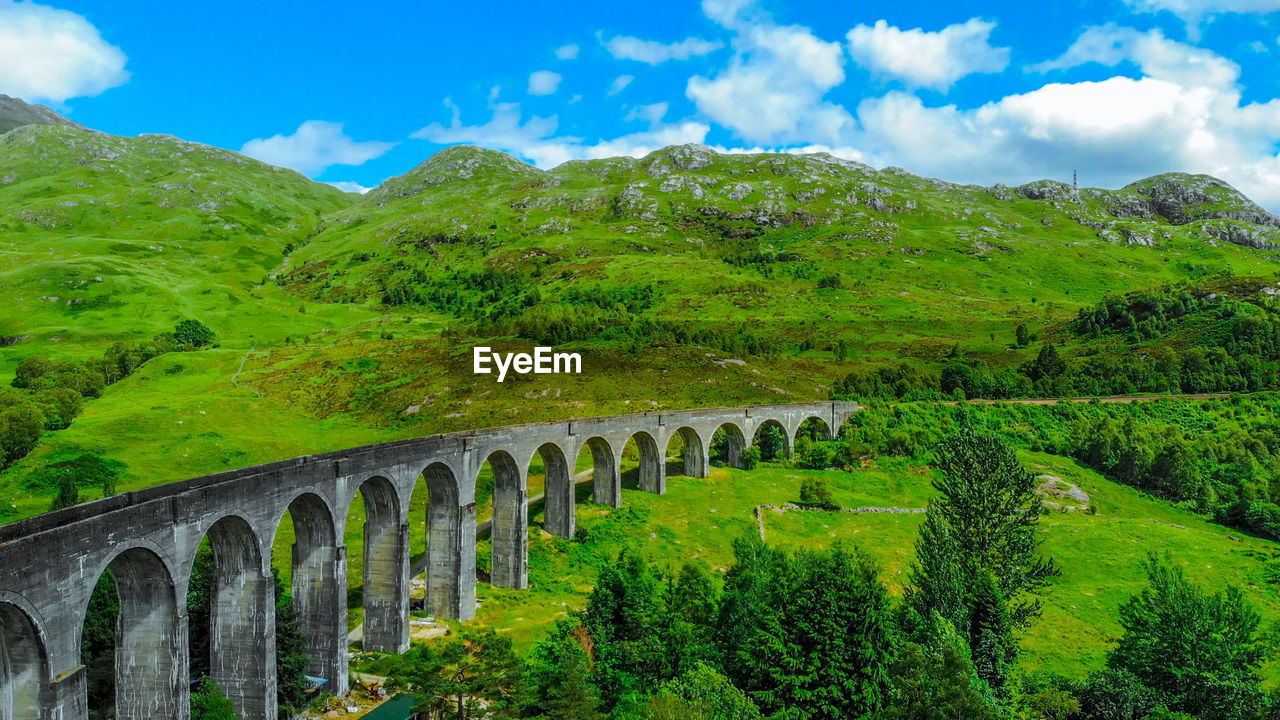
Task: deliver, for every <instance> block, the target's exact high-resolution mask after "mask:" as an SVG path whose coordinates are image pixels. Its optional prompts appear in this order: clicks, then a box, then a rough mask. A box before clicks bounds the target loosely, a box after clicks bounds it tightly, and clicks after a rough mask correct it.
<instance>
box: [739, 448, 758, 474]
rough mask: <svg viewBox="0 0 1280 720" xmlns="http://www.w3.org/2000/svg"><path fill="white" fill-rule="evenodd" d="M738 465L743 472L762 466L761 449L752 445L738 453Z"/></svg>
mask: <svg viewBox="0 0 1280 720" xmlns="http://www.w3.org/2000/svg"><path fill="white" fill-rule="evenodd" d="M738 464H739V465H741V466H742V469H743V470H754V469H755V468H756V465H759V464H760V448H758V447H756V446H755V445H752V446H751V447H749V448H743V450H742V451H741V452H739V453H738Z"/></svg>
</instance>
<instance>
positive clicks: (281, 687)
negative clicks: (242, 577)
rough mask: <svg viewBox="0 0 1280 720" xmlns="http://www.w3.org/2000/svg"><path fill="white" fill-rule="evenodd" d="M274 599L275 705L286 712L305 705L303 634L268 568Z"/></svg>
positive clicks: (277, 575)
mask: <svg viewBox="0 0 1280 720" xmlns="http://www.w3.org/2000/svg"><path fill="white" fill-rule="evenodd" d="M271 575H272V581H273V582H274V584H275V599H276V705H277V706H279V708H280V710H281V711H282V712H281V714H282V715H285V716H288V715H291V714H293V713H296V712H297V711H299V710H301V709H302V708H304V707H306V705H307V700H308V699H307V685H308V683H307V665H308V664H309V662H310V661H309V660H308V659H307V638H306V636H305V635H303V634H302V629H301V628H299V627H298V619H297V617H296V616H295V615H294V614H293V597H292V596H291V595H290V593H288V592H287V591H286V590H285V587H284V581H283V580H282V579H281V578H280V573H279V572H276V571H275V570H272V573H271Z"/></svg>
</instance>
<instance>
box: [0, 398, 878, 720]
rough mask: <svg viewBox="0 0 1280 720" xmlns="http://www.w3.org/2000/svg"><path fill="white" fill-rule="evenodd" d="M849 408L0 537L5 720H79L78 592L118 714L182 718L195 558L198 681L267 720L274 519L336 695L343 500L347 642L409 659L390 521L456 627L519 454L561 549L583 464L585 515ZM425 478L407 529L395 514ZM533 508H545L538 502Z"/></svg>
mask: <svg viewBox="0 0 1280 720" xmlns="http://www.w3.org/2000/svg"><path fill="white" fill-rule="evenodd" d="M856 410H857V405H856V404H855V403H836V402H816V403H796V404H789V405H774V406H758V407H744V408H716V409H707V410H686V411H679V412H653V413H644V414H640V415H618V416H612V417H603V418H589V419H582V420H570V421H566V422H552V423H537V424H532V425H517V426H509V427H499V428H488V429H483V430H475V431H469V432H460V433H450V434H446V435H433V436H429V437H423V438H415V439H411V440H402V441H397V442H391V443H385V444H382V445H373V446H367V447H359V448H351V449H349V450H341V451H337V452H331V453H325V454H321V455H310V456H306V457H300V458H293V459H291V460H283V461H280V462H274V463H269V464H266V465H259V466H256V467H249V468H243V469H240V470H233V471H229V472H224V473H219V474H216V475H208V476H205V477H199V478H194V479H191V480H185V481H182V482H177V483H171V484H168V485H162V486H157V487H152V488H148V489H145V490H139V491H136V492H129V493H123V494H120V495H116V496H113V497H110V498H106V499H103V500H99V501H96V502H92V503H85V504H83V505H77V506H75V507H71V508H67V509H65V510H60V511H58V512H54V513H48V514H45V515H40V516H37V517H33V518H28V519H26V520H21V521H18V522H15V523H11V524H9V525H4V526H0V653H3V657H0V673H3V677H0V685H4V686H7V687H8V688H9V689H10V691H11V692H9V696H10V697H12V698H13V702H14V707H15V713H16V717H39V718H56V719H57V720H83V719H84V718H86V717H87V715H88V709H87V702H86V699H85V680H84V668H83V666H82V665H81V664H80V641H81V637H80V635H81V628H82V625H83V619H84V614H85V611H86V608H87V606H88V602H89V596H90V594H91V592H92V591H93V587H94V585H95V584H96V583H97V580H98V578H99V577H100V576H101V575H102V574H103V573H104V572H106V571H107V570H108V569H109V570H111V572H112V574H113V576H114V577H115V579H116V583H117V587H118V589H119V591H120V605H121V633H120V636H119V638H118V640H117V645H118V647H117V651H116V652H117V655H116V657H117V668H118V671H117V672H118V675H117V695H118V697H119V698H120V700H119V704H118V708H117V709H118V713H119V717H122V718H130V717H131V718H147V719H148V720H152V719H156V720H158V719H159V718H179V719H184V718H187V717H188V716H189V715H190V708H189V700H188V689H187V682H188V679H189V678H188V674H189V671H188V668H187V655H188V650H187V617H186V605H185V602H184V600H185V598H186V595H187V587H188V584H189V582H190V577H191V568H192V564H193V562H194V560H195V555H196V550H197V549H198V548H199V546H200V543H201V541H202V540H204V539H205V538H206V537H207V538H208V539H209V541H210V543H211V544H212V546H213V555H214V565H215V568H214V576H215V580H214V587H215V592H214V598H213V607H212V616H213V617H212V619H211V623H210V624H211V628H210V644H211V646H212V647H211V657H210V660H211V672H212V674H213V677H214V680H216V681H217V682H218V683H219V684H220V685H221V686H222V688H223V689H224V691H226V693H227V695H228V697H230V698H231V699H232V701H233V703H234V704H235V706H236V708H237V711H238V713H239V715H240V716H241V717H242V718H253V719H254V720H259V719H262V718H266V719H268V720H273V719H274V718H275V716H276V714H275V713H276V704H275V694H276V688H275V672H276V668H275V637H274V627H275V603H274V593H273V581H272V575H271V547H272V542H273V540H274V538H275V535H276V531H277V528H278V527H279V525H280V522H281V520H282V518H283V517H284V515H285V513H286V512H288V513H289V515H290V517H291V518H292V520H293V522H294V527H295V533H296V538H297V541H296V543H295V545H294V548H293V550H294V557H293V568H294V573H293V597H294V603H295V605H294V609H295V612H296V613H297V615H298V618H299V624H300V626H301V629H302V631H303V633H304V634H306V636H307V637H308V639H309V641H310V643H309V644H310V647H311V655H312V657H311V664H310V666H309V670H310V671H311V672H313V673H315V674H319V675H320V676H321V677H326V678H329V679H330V680H331V682H333V685H331V687H332V688H334V689H336V690H343V689H345V684H346V679H347V678H346V662H347V661H346V645H347V639H346V607H345V598H346V570H347V561H346V547H345V546H344V545H343V544H342V538H343V537H344V536H345V530H346V528H345V524H346V520H347V517H348V511H349V510H350V507H351V503H352V501H353V500H354V497H355V495H356V493H360V494H361V496H362V497H363V500H364V505H365V515H366V519H365V526H364V536H365V542H364V545H365V557H364V568H365V570H364V603H365V627H364V645H365V647H367V648H377V649H381V650H386V651H391V652H403V651H404V650H405V649H407V648H408V643H409V628H408V615H409V585H410V583H409V542H408V539H409V528H410V525H409V523H411V522H425V523H426V525H427V537H428V546H427V558H426V566H425V569H426V573H427V607H428V609H429V610H431V612H432V613H433V614H435V615H437V616H440V617H446V618H459V619H468V618H470V617H472V616H474V614H475V603H476V600H475V598H476V565H475V542H476V507H475V484H476V477H477V475H478V474H479V472H480V469H481V467H482V466H483V465H484V463H485V462H486V461H489V462H490V464H491V465H492V466H493V467H494V472H495V481H496V486H495V491H494V519H493V530H492V532H493V535H492V537H493V563H492V565H493V575H492V581H493V582H494V584H496V585H501V586H505V587H514V588H522V587H526V586H527V585H528V571H527V565H528V558H527V537H528V534H527V533H528V512H527V506H526V502H527V499H528V492H527V484H526V477H527V474H528V467H529V464H530V462H531V461H532V459H533V456H534V454H535V453H538V454H541V455H542V458H543V462H544V464H545V465H547V466H548V483H547V487H548V492H549V494H548V504H547V529H548V530H549V531H551V532H553V533H556V534H558V535H563V536H565V537H572V535H573V531H574V515H575V508H574V505H573V497H574V496H573V481H572V477H570V475H569V473H570V468H572V467H573V462H574V460H575V459H576V458H577V457H578V454H579V452H580V451H581V450H583V449H584V448H590V451H591V455H592V459H593V461H594V463H595V470H594V472H595V480H594V488H595V499H596V501H597V502H601V503H603V504H607V505H612V506H615V507H616V506H618V505H619V504H620V503H621V501H622V495H621V482H620V479H619V476H618V458H619V457H620V456H621V454H622V450H623V448H624V447H625V445H626V443H627V441H628V440H631V439H634V440H635V442H636V444H637V447H638V448H639V450H640V487H641V488H642V489H643V490H646V491H649V492H654V493H658V494H661V493H663V492H664V491H665V489H666V474H665V464H664V463H663V461H662V460H663V456H664V455H665V452H666V449H667V447H668V445H669V444H670V442H671V440H672V438H674V437H676V436H677V435H678V436H679V437H680V438H681V439H682V441H683V447H684V452H683V461H684V467H683V470H684V472H685V473H686V474H688V475H693V476H697V477H705V476H706V474H707V471H708V459H709V457H710V443H711V437H712V435H713V434H714V433H715V432H716V430H717V429H719V428H721V427H724V428H725V429H726V430H727V432H728V435H729V455H730V457H729V459H730V462H735V461H736V459H737V458H738V457H739V456H740V454H741V451H742V450H743V449H745V448H746V447H747V445H748V444H749V443H750V442H751V441H752V440H753V439H754V438H755V434H756V431H757V430H758V429H760V428H761V427H763V426H764V425H769V424H776V425H777V426H778V427H780V428H781V429H782V430H783V434H784V436H785V438H786V440H787V451H788V452H790V446H791V444H792V443H793V441H794V439H795V435H796V432H797V431H798V430H799V427H800V424H801V423H802V422H803V421H804V420H806V419H808V418H817V419H819V420H820V421H822V423H823V424H825V425H826V427H827V428H828V431H831V430H836V429H839V428H840V427H841V426H842V425H843V424H844V421H845V420H846V419H847V418H848V417H849V415H851V414H852V413H853V412H855V411H856ZM419 478H422V479H424V480H425V481H426V486H427V492H428V509H427V513H426V517H425V518H424V517H410V516H409V510H408V509H409V501H410V498H411V496H412V494H413V491H414V487H415V485H417V484H419V483H418V480H419ZM553 497H554V498H555V499H553Z"/></svg>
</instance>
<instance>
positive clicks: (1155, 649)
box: [1107, 555, 1267, 720]
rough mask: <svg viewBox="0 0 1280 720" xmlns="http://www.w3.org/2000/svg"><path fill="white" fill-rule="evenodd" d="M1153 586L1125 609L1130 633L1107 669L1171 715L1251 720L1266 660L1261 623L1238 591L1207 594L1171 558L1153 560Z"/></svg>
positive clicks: (1150, 571)
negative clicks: (1158, 697)
mask: <svg viewBox="0 0 1280 720" xmlns="http://www.w3.org/2000/svg"><path fill="white" fill-rule="evenodd" d="M1146 569H1147V581H1148V586H1147V587H1146V588H1144V589H1143V590H1142V591H1141V592H1139V593H1138V594H1137V595H1135V596H1133V597H1131V598H1130V599H1129V600H1128V601H1127V602H1125V604H1124V605H1122V606H1121V607H1120V625H1121V627H1123V628H1124V634H1123V635H1121V637H1120V640H1119V642H1118V643H1117V644H1116V647H1115V648H1114V649H1113V650H1112V651H1111V654H1110V655H1109V656H1108V658H1107V667H1109V668H1111V669H1113V670H1121V671H1126V672H1129V673H1132V674H1133V676H1134V677H1136V678H1138V679H1139V680H1141V681H1142V683H1143V684H1145V685H1147V686H1148V687H1151V688H1153V689H1154V690H1156V691H1157V692H1159V693H1161V694H1162V695H1163V696H1164V697H1165V698H1166V699H1167V702H1166V703H1165V704H1166V705H1167V707H1168V708H1169V709H1170V710H1174V711H1178V712H1185V713H1188V714H1191V715H1194V716H1196V717H1198V718H1202V719H1203V720H1236V719H1237V718H1247V717H1252V716H1253V715H1252V713H1254V712H1255V711H1257V710H1258V709H1259V708H1261V707H1262V705H1263V702H1264V698H1263V695H1262V692H1261V690H1260V689H1259V682H1260V679H1261V678H1260V675H1259V673H1258V669H1259V667H1260V666H1261V664H1262V662H1263V660H1264V659H1266V657H1267V650H1266V645H1265V643H1264V641H1263V638H1262V637H1261V635H1260V626H1261V618H1260V617H1259V615H1258V613H1257V612H1256V611H1255V610H1254V609H1253V607H1252V605H1250V603H1249V602H1248V600H1246V599H1245V597H1244V595H1243V594H1241V592H1240V591H1239V589H1237V588H1235V587H1228V588H1227V589H1226V590H1224V591H1222V592H1219V593H1215V594H1213V595H1209V594H1207V593H1205V592H1204V591H1203V590H1201V589H1200V588H1199V587H1197V586H1196V585H1195V584H1194V583H1192V582H1191V581H1189V580H1188V579H1187V578H1186V576H1185V575H1184V574H1183V572H1182V569H1181V568H1178V567H1174V566H1173V565H1172V563H1171V561H1170V559H1169V558H1168V557H1166V558H1164V559H1160V558H1159V557H1157V556H1155V555H1151V556H1149V557H1148V558H1147V562H1146Z"/></svg>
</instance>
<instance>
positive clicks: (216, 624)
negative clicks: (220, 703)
mask: <svg viewBox="0 0 1280 720" xmlns="http://www.w3.org/2000/svg"><path fill="white" fill-rule="evenodd" d="M205 537H206V538H208V540H209V544H210V546H212V548H213V569H212V574H213V577H212V585H211V588H210V589H211V592H210V608H209V675H210V677H212V678H213V681H214V682H215V683H217V684H218V686H219V687H221V688H222V691H223V693H225V694H226V696H227V698H228V699H230V700H231V703H232V705H234V706H235V708H236V714H237V715H239V716H240V717H245V718H249V717H251V718H266V719H267V720H274V719H275V717H276V635H275V624H276V605H275V579H274V578H273V577H272V575H271V573H270V571H269V570H268V569H266V568H265V567H264V565H263V562H264V558H263V554H262V545H261V543H260V542H259V538H258V535H257V533H256V532H255V531H254V529H253V526H252V525H250V523H249V522H248V521H247V520H245V519H244V518H243V517H240V516H239V515H224V516H222V517H221V518H219V519H218V520H217V521H216V522H214V523H213V525H211V526H210V527H209V530H208V532H207V533H205ZM179 679H180V680H183V681H185V680H186V677H185V673H184V674H183V677H181V678H179Z"/></svg>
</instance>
